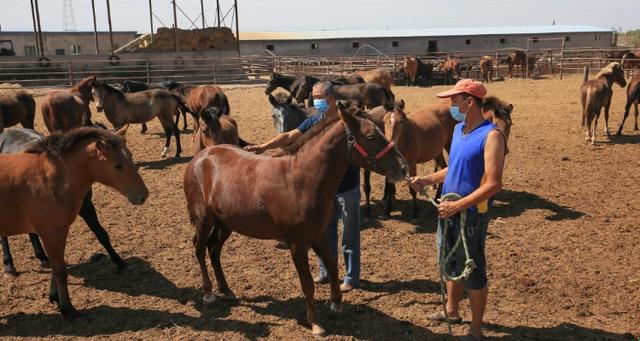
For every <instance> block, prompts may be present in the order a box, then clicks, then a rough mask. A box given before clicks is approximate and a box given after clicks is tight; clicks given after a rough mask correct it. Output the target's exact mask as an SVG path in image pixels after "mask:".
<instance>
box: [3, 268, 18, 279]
mask: <svg viewBox="0 0 640 341" xmlns="http://www.w3.org/2000/svg"><path fill="white" fill-rule="evenodd" d="M4 272H5V273H6V274H7V275H9V276H11V277H13V278H16V277H18V271H17V270H16V268H15V267H14V266H13V265H5V267H4Z"/></svg>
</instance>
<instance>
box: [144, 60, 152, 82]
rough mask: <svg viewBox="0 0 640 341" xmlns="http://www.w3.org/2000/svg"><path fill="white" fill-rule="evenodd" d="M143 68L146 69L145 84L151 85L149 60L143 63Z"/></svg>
mask: <svg viewBox="0 0 640 341" xmlns="http://www.w3.org/2000/svg"><path fill="white" fill-rule="evenodd" d="M145 67H146V69H147V84H151V72H150V68H149V60H147V61H145Z"/></svg>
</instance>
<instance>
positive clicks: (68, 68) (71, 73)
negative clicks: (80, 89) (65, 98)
mask: <svg viewBox="0 0 640 341" xmlns="http://www.w3.org/2000/svg"><path fill="white" fill-rule="evenodd" d="M67 72H68V73H69V86H73V72H72V70H71V61H68V62H67Z"/></svg>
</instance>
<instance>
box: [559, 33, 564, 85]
mask: <svg viewBox="0 0 640 341" xmlns="http://www.w3.org/2000/svg"><path fill="white" fill-rule="evenodd" d="M563 77H564V39H562V46H561V47H560V80H562V78H563Z"/></svg>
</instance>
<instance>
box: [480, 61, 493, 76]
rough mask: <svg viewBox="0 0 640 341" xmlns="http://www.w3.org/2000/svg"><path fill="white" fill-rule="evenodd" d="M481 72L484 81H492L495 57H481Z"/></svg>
mask: <svg viewBox="0 0 640 341" xmlns="http://www.w3.org/2000/svg"><path fill="white" fill-rule="evenodd" d="M479 64H480V73H481V74H482V81H484V82H491V79H492V78H493V57H491V56H484V57H482V58H480V63H479Z"/></svg>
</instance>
